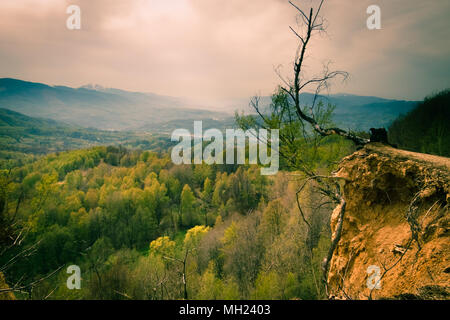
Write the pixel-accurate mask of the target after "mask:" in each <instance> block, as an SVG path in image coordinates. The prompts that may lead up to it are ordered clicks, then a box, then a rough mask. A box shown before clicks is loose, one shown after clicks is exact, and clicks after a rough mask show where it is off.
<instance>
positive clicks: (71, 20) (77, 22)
mask: <svg viewBox="0 0 450 320" xmlns="http://www.w3.org/2000/svg"><path fill="white" fill-rule="evenodd" d="M66 13H67V14H70V16H69V17H68V18H67V20H66V27H67V29H69V30H80V29H81V9H80V7H79V6H77V5H75V4H72V5H70V6H68V7H67V9H66Z"/></svg>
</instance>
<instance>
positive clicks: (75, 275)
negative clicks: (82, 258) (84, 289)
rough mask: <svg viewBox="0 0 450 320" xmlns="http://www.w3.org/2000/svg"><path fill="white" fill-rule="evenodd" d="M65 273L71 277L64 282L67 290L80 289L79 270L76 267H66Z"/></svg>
mask: <svg viewBox="0 0 450 320" xmlns="http://www.w3.org/2000/svg"><path fill="white" fill-rule="evenodd" d="M67 273H68V274H71V276H69V277H68V278H67V282H66V285H67V289H69V290H73V289H77V290H80V289H81V269H80V267H79V266H77V265H71V266H69V267H67Z"/></svg>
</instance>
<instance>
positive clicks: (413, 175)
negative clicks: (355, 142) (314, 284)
mask: <svg viewBox="0 0 450 320" xmlns="http://www.w3.org/2000/svg"><path fill="white" fill-rule="evenodd" d="M336 176H337V177H339V178H341V179H342V181H343V182H342V183H343V190H344V198H345V200H346V202H347V205H346V209H345V216H344V222H343V230H342V236H341V239H340V240H339V242H338V246H337V248H336V250H335V252H334V254H333V257H332V259H331V262H330V270H329V273H328V287H329V294H330V295H331V296H333V297H335V298H338V299H404V298H407V299H450V238H449V236H450V233H449V225H450V214H449V206H450V159H449V158H442V157H436V156H431V155H425V154H419V153H413V152H407V151H403V150H397V149H394V148H390V147H387V146H384V145H381V144H369V145H367V146H366V147H365V148H363V149H361V150H359V151H357V152H355V153H354V154H352V155H350V156H348V157H346V158H344V159H343V160H342V162H341V164H340V168H339V170H338V171H337V172H336ZM335 211H336V212H338V211H339V210H335ZM331 220H332V221H331V225H332V230H334V228H335V225H336V220H337V215H336V214H333V215H332V218H331Z"/></svg>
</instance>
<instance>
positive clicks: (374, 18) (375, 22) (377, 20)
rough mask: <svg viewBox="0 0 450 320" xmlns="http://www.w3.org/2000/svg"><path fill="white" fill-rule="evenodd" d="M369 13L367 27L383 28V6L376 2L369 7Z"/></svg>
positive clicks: (370, 28) (373, 28)
mask: <svg viewBox="0 0 450 320" xmlns="http://www.w3.org/2000/svg"><path fill="white" fill-rule="evenodd" d="M366 12H367V14H370V16H369V17H368V18H367V23H366V24H367V29H369V30H380V29H381V8H380V6H377V5H376V4H373V5H371V6H369V7H367V11H366Z"/></svg>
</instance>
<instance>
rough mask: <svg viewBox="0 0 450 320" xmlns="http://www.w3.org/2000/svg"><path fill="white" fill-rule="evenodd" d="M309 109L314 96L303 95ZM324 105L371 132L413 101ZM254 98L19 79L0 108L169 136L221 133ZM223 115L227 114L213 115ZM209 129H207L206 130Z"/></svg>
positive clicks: (349, 100) (6, 89) (346, 98)
mask: <svg viewBox="0 0 450 320" xmlns="http://www.w3.org/2000/svg"><path fill="white" fill-rule="evenodd" d="M301 98H302V101H303V103H304V104H310V103H311V101H312V100H313V95H312V94H310V93H303V94H302V95H301ZM320 99H321V100H323V101H324V103H331V104H333V105H336V110H335V113H334V121H335V122H336V124H337V125H339V126H341V127H343V128H346V129H352V130H364V131H367V130H368V129H369V128H371V127H386V128H387V127H388V126H389V125H390V124H391V123H392V122H393V121H394V120H395V119H396V118H397V117H398V116H399V115H401V114H406V113H407V112H409V111H411V110H412V109H413V108H414V107H415V106H416V105H417V102H415V101H400V100H389V99H383V98H378V97H366V96H357V95H349V94H335V95H329V96H321V97H320ZM249 101H250V99H242V98H239V99H228V100H224V101H218V102H216V103H215V104H214V103H213V102H209V103H208V104H209V105H214V108H207V107H205V105H207V104H206V103H203V104H202V102H200V103H194V102H192V101H191V100H188V99H182V98H175V97H168V96H162V95H157V94H153V93H142V92H130V91H124V90H120V89H113V88H104V87H102V86H100V85H93V84H91V85H86V86H83V87H80V88H70V87H64V86H48V85H45V84H42V83H33V82H27V81H21V80H16V79H9V78H3V79H0V108H6V109H10V110H14V111H17V112H20V113H23V114H25V115H28V116H32V117H42V118H49V119H53V120H58V121H63V122H65V123H68V124H72V125H78V126H83V127H92V128H97V129H102V130H139V131H151V132H160V133H161V132H164V133H169V132H171V131H172V130H173V129H175V128H180V127H183V128H190V127H192V124H193V121H194V120H202V121H203V122H204V123H205V127H206V126H208V127H210V126H212V125H217V128H221V127H223V126H224V125H226V126H227V127H229V126H230V124H232V123H233V118H232V116H231V114H232V113H233V112H234V111H244V112H247V113H253V112H254V110H252V109H251V108H250V107H249ZM270 101H271V99H270V97H267V96H266V97H261V101H260V102H261V106H262V108H263V109H264V108H267V107H268V106H269V105H270ZM213 110H222V111H223V112H218V111H213ZM206 124H207V125H206Z"/></svg>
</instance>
